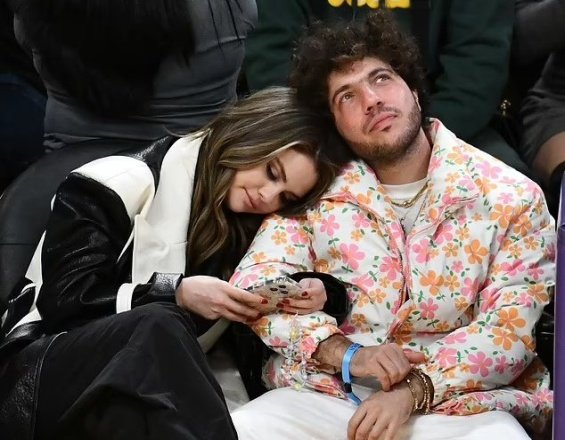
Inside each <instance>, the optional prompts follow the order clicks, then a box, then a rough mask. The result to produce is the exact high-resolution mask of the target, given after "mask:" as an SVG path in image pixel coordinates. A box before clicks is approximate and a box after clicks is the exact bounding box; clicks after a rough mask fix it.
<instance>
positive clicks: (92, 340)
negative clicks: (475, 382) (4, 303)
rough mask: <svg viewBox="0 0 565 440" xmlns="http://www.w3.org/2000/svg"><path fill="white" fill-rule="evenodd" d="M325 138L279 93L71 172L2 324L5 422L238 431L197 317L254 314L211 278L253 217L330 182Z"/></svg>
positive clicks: (240, 294)
mask: <svg viewBox="0 0 565 440" xmlns="http://www.w3.org/2000/svg"><path fill="white" fill-rule="evenodd" d="M327 132H328V131H327V130H325V129H324V127H322V126H320V125H319V121H318V118H317V116H316V115H315V114H313V113H309V112H306V111H304V110H302V109H300V108H299V107H298V106H297V104H296V103H295V97H294V93H293V92H292V91H291V90H290V89H286V88H274V89H269V90H265V91H263V92H260V93H257V94H255V95H253V96H251V97H249V98H247V99H246V100H244V101H241V102H240V103H238V104H237V105H235V106H233V107H232V108H228V109H226V110H225V111H224V112H223V113H222V114H221V115H220V116H219V117H218V118H217V119H215V120H214V121H213V122H212V123H211V124H209V125H208V127H207V128H206V129H205V130H203V131H201V132H198V133H195V134H193V135H189V136H187V137H185V138H182V139H179V140H174V139H162V140H160V141H157V142H155V143H153V144H151V145H149V146H148V147H144V148H141V149H138V150H136V151H128V152H126V153H125V154H123V155H120V156H111V157H107V158H103V159H99V160H97V161H94V162H91V163H88V164H86V165H84V166H82V167H80V168H79V169H77V170H75V171H74V172H73V173H71V174H70V175H69V176H68V178H67V179H66V180H65V181H64V182H63V183H62V185H61V186H60V188H59V190H58V192H57V194H56V197H55V200H54V202H53V208H52V214H51V217H50V219H49V222H48V225H47V228H46V231H45V234H44V236H43V238H42V240H41V241H40V244H39V246H38V249H37V250H36V253H35V255H34V258H33V260H32V262H31V264H30V268H29V269H28V272H27V275H26V277H27V278H28V279H27V280H26V283H25V284H26V286H25V287H24V289H23V290H22V292H21V293H20V294H19V295H18V296H17V297H15V298H13V299H12V300H11V301H10V305H9V309H8V313H7V316H5V319H4V321H3V327H2V330H3V333H4V334H6V336H5V337H4V340H3V343H2V347H0V368H1V370H0V432H2V433H3V434H4V433H5V434H6V435H7V436H8V437H9V438H19V439H20V438H22V439H23V438H38V439H49V438H57V439H60V438H95V439H97V438H104V439H109V438H136V439H138V438H167V439H176V438H184V439H186V438H194V439H202V438H221V439H228V438H235V437H236V435H235V431H234V429H233V426H232V424H231V420H230V418H229V415H228V412H227V409H226V406H225V404H224V402H223V396H222V393H221V390H220V388H219V386H218V385H217V383H216V382H215V380H214V377H213V376H212V374H211V373H210V371H209V370H208V368H207V366H206V362H205V358H204V354H203V353H202V351H201V349H200V347H199V344H198V341H197V339H196V338H197V336H198V335H202V334H204V333H205V332H206V330H207V329H208V327H209V325H210V321H208V319H216V318H219V317H223V318H228V319H232V320H236V321H247V320H251V319H256V318H257V316H258V315H259V314H260V312H261V310H262V309H261V306H262V305H263V300H262V299H261V298H260V297H259V296H254V295H252V294H250V293H248V292H246V291H243V290H240V289H237V288H234V287H232V286H230V285H229V284H228V283H226V282H225V281H223V280H222V279H221V278H223V279H225V278H226V277H227V276H228V275H229V274H230V273H231V272H232V271H233V268H234V267H235V264H236V263H237V262H238V261H239V259H240V258H241V257H242V255H243V253H244V252H245V250H246V249H247V247H248V245H249V244H250V241H251V239H252V237H253V235H254V233H255V232H256V230H257V227H258V225H259V223H260V221H261V219H262V217H263V215H264V214H267V213H271V212H275V211H280V212H287V213H291V214H292V213H300V212H302V211H303V210H304V209H305V208H306V207H307V206H308V205H309V204H310V203H312V202H313V201H314V200H315V199H316V198H317V197H318V196H320V195H321V194H322V193H323V192H324V191H325V189H326V188H327V186H328V185H329V183H330V182H331V181H332V179H333V177H334V175H335V173H336V168H337V167H338V165H339V164H340V163H341V162H342V161H343V160H344V159H345V156H346V155H345V154H343V151H342V150H341V146H340V145H338V144H336V145H334V144H329V143H328V144H327V145H326V142H325V138H326V137H327ZM302 283H303V285H304V286H305V293H306V295H305V296H304V299H301V300H294V301H293V303H292V304H291V307H296V308H298V310H302V311H304V312H309V311H312V310H317V309H320V308H321V305H322V303H323V301H324V295H323V294H324V290H325V289H324V286H323V284H322V282H321V281H319V280H316V279H310V280H308V279H306V280H304V281H302ZM309 286H310V287H309ZM330 288H331V286H330ZM316 292H317V293H316ZM320 298H321V300H320ZM30 304H31V307H30ZM26 311H29V312H28V313H27V314H26ZM116 313H117V314H116ZM208 333H209V332H208ZM208 333H206V334H208ZM22 347H24V348H22ZM22 390H23V391H22ZM14 402H16V403H14ZM30 418H31V420H30ZM33 421H35V423H33ZM30 430H31V431H30ZM34 435H35V436H34Z"/></svg>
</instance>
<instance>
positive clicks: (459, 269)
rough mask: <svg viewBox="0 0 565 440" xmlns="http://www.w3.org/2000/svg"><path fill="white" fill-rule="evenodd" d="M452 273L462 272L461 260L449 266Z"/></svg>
mask: <svg viewBox="0 0 565 440" xmlns="http://www.w3.org/2000/svg"><path fill="white" fill-rule="evenodd" d="M451 267H452V269H453V272H455V273H458V272H463V262H462V261H461V260H459V261H456V262H455V263H453V264H452V265H451Z"/></svg>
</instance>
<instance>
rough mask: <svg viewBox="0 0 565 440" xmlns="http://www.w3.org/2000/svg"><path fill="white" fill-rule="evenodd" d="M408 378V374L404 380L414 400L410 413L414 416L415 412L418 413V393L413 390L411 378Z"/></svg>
mask: <svg viewBox="0 0 565 440" xmlns="http://www.w3.org/2000/svg"><path fill="white" fill-rule="evenodd" d="M410 376H411V374H410V373H408V376H406V378H405V379H404V380H405V381H406V384H407V385H408V389H409V390H410V393H411V394H412V399H413V400H414V402H413V403H412V410H411V411H410V414H414V413H415V412H416V411H418V392H417V390H416V389H415V388H414V384H413V383H412V381H413V380H414V379H413V376H412V377H410Z"/></svg>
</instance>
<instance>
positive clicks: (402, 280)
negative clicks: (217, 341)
mask: <svg viewBox="0 0 565 440" xmlns="http://www.w3.org/2000/svg"><path fill="white" fill-rule="evenodd" d="M430 135H431V139H433V151H432V157H431V161H430V165H429V170H428V178H429V183H428V191H427V194H426V200H425V202H424V204H423V206H422V208H421V210H420V213H419V214H418V217H417V219H416V222H415V224H414V226H413V228H412V230H411V231H410V232H409V234H408V235H407V236H405V234H404V231H403V229H402V226H401V224H400V221H399V219H398V218H397V216H396V215H395V212H394V210H393V209H392V207H391V204H390V200H389V199H388V197H387V195H386V193H385V191H384V189H383V188H382V186H381V185H380V183H379V181H378V180H377V177H376V175H375V174H374V172H373V171H372V170H371V169H370V168H369V167H368V166H367V165H366V164H365V163H363V162H360V161H355V162H352V163H350V164H349V165H348V166H347V167H346V168H345V169H344V170H343V171H342V173H341V174H340V176H339V177H338V179H337V180H336V182H335V183H334V185H333V186H332V188H331V189H330V190H329V192H328V193H327V194H326V195H325V196H324V198H323V199H322V200H321V201H320V203H319V204H318V205H317V206H316V207H315V208H313V209H311V210H310V211H309V212H308V213H307V214H306V215H305V216H304V217H300V218H295V219H285V218H282V217H277V216H274V217H270V218H269V219H267V220H266V221H265V222H264V224H263V225H262V227H261V229H260V231H259V233H258V235H257V237H256V238H255V240H254V242H253V244H252V245H251V247H250V249H249V251H248V253H247V254H246V256H245V257H244V259H243V260H242V261H241V263H240V265H239V267H238V269H237V270H236V272H235V274H234V276H233V278H232V283H234V284H235V285H237V286H240V287H247V286H249V285H251V284H255V283H258V282H261V281H266V280H269V279H273V278H276V277H278V276H280V275H282V274H286V273H294V272H297V271H308V270H315V271H319V272H325V273H330V274H332V275H333V276H335V277H336V278H338V279H339V280H341V281H342V282H344V283H345V284H346V286H347V291H348V295H349V299H350V301H351V304H352V308H351V311H350V313H349V315H348V317H347V319H346V320H345V322H343V323H342V324H341V326H340V327H339V328H338V327H337V325H336V322H335V320H334V319H333V318H332V317H330V316H328V315H326V314H324V313H322V312H316V313H313V314H311V315H306V316H299V317H292V316H290V315H286V314H282V313H279V314H272V315H269V316H266V317H263V318H262V319H260V320H259V321H257V322H255V323H254V325H253V329H254V331H255V332H256V333H257V334H258V335H259V336H260V337H261V338H262V339H263V341H264V342H265V343H266V344H267V345H268V346H269V347H270V348H272V349H273V350H275V351H276V352H277V353H279V354H280V355H281V356H278V359H276V358H275V359H272V360H271V362H270V363H269V364H268V365H267V367H266V368H267V370H266V371H265V377H266V379H267V381H268V382H269V385H271V386H274V387H280V386H287V385H290V384H296V383H297V382H298V383H300V382H301V383H302V384H303V385H307V386H310V387H312V388H315V389H317V390H319V391H322V392H326V393H330V394H332V395H335V396H338V397H345V394H344V391H343V388H342V384H341V381H340V379H339V376H337V375H333V374H331V373H332V372H327V371H326V370H322V368H320V366H319V365H317V363H316V361H315V360H314V359H312V358H311V356H312V354H313V353H314V351H315V350H316V348H317V346H318V344H319V343H320V342H321V341H323V340H325V339H326V338H328V337H329V336H331V335H333V334H335V333H342V334H344V335H346V336H347V337H349V338H350V339H351V340H352V341H355V342H359V343H362V344H364V345H376V344H382V343H385V342H392V341H394V342H396V343H398V344H400V345H402V346H403V347H405V348H411V349H412V350H417V351H422V352H424V354H425V355H426V362H425V364H423V365H421V368H422V369H423V371H424V372H425V373H426V374H428V375H429V376H430V378H431V379H432V381H433V384H434V387H435V395H434V400H433V404H434V410H435V411H436V412H438V413H444V414H458V415H464V414H473V413H477V412H482V411H488V410H505V411H510V412H511V413H512V414H514V415H515V416H516V417H517V418H518V419H520V420H521V421H522V422H524V423H525V424H527V425H530V424H534V422H535V423H536V424H538V423H539V424H543V423H544V420H547V418H548V417H549V416H550V415H551V412H552V393H551V391H550V390H549V375H548V372H547V370H546V368H545V367H544V365H543V364H542V363H541V361H540V360H539V358H537V356H536V353H535V340H534V325H535V323H536V322H537V320H538V319H539V317H540V314H541V312H542V309H543V307H544V306H545V305H546V304H547V303H548V302H549V296H550V293H551V288H552V286H553V285H554V280H555V264H554V256H555V244H556V243H555V241H556V237H555V230H554V229H555V225H554V221H553V219H552V218H551V216H550V214H549V213H548V211H547V207H546V204H545V200H544V196H543V193H542V191H541V190H540V188H539V187H538V186H537V185H536V184H535V183H533V182H532V181H530V180H529V179H527V178H526V177H524V176H523V175H521V174H520V173H518V172H517V171H515V170H513V169H511V168H509V167H507V166H506V165H504V164H503V163H502V162H499V161H498V160H496V159H494V158H492V157H491V156H489V155H487V154H485V153H483V152H481V151H479V150H477V149H475V148H473V147H472V146H470V145H467V144H465V143H464V142H463V141H461V140H460V139H458V138H456V137H455V135H454V134H453V133H451V132H450V131H449V130H447V129H446V128H445V127H444V126H443V125H442V124H441V123H440V122H439V121H438V120H434V121H433V123H432V127H431V129H430ZM297 322H298V326H297ZM297 332H298V333H297ZM296 334H299V336H300V337H299V343H296V341H295V340H293V338H295V337H296ZM297 346H298V347H299V349H296V347H297ZM305 363H306V365H307V368H306V373H307V374H306V375H305V374H304V371H305V370H304V365H305ZM301 365H302V366H301Z"/></svg>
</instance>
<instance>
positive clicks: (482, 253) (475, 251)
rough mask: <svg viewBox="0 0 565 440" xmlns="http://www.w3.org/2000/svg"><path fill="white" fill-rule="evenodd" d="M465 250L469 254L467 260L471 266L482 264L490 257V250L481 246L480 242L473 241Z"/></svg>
mask: <svg viewBox="0 0 565 440" xmlns="http://www.w3.org/2000/svg"><path fill="white" fill-rule="evenodd" d="M463 250H464V251H465V253H466V254H467V259H468V261H469V263H470V264H475V263H476V264H481V263H482V261H483V258H484V257H486V256H487V255H488V249H487V248H486V247H484V246H481V242H480V241H479V240H473V241H472V242H471V244H468V245H466V246H464V247H463Z"/></svg>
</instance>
